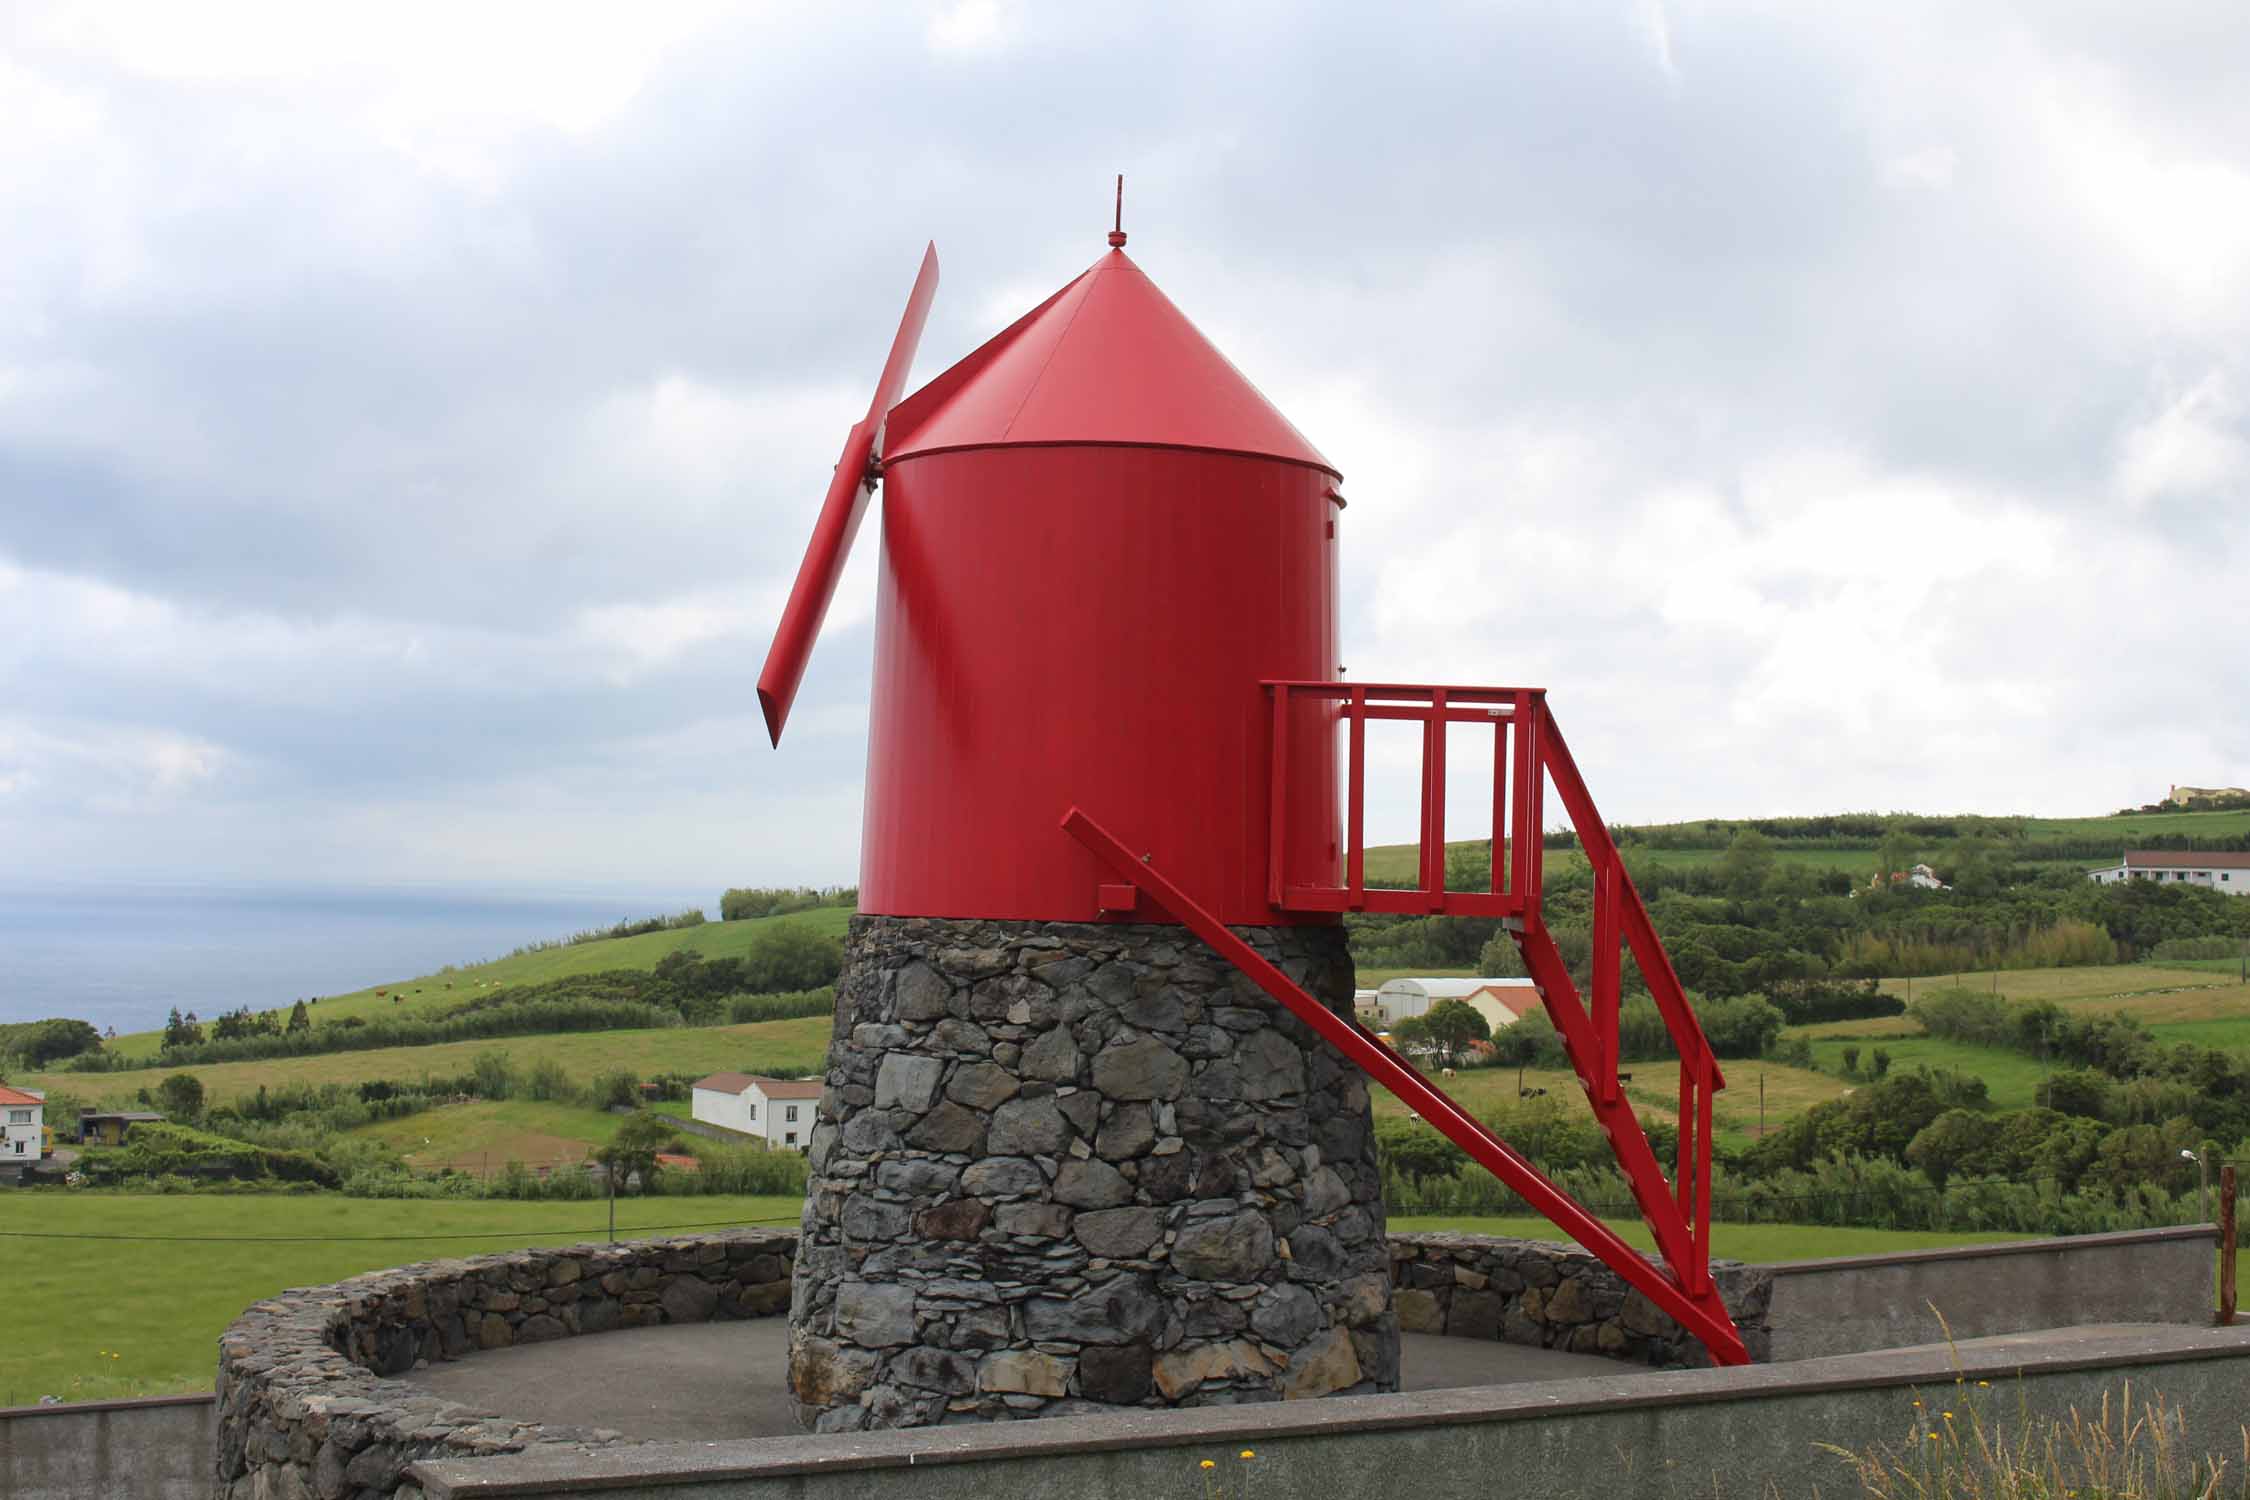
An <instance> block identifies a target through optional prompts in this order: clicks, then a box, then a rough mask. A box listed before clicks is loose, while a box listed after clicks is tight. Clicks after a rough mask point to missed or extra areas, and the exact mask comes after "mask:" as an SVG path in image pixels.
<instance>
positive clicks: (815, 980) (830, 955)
mask: <svg viewBox="0 0 2250 1500" xmlns="http://www.w3.org/2000/svg"><path fill="white" fill-rule="evenodd" d="M843 968H844V945H843V943H841V942H840V941H838V940H837V939H835V938H832V937H822V936H821V935H820V934H819V933H817V932H814V931H813V930H812V929H811V928H809V927H805V926H803V925H801V924H799V923H795V922H776V923H774V924H773V925H772V926H770V927H767V928H764V929H762V930H761V931H760V932H759V933H758V935H757V936H756V937H755V938H753V939H751V942H750V951H749V952H748V953H747V954H745V955H744V956H743V960H742V977H743V986H742V987H743V988H744V989H747V990H751V991H754V992H756V993H759V994H780V993H783V992H786V991H791V990H800V991H801V990H809V989H814V988H817V987H818V986H820V985H825V984H834V983H835V982H836V976H837V975H838V974H840V973H842V972H843Z"/></svg>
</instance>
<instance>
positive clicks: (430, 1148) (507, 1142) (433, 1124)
mask: <svg viewBox="0 0 2250 1500" xmlns="http://www.w3.org/2000/svg"><path fill="white" fill-rule="evenodd" d="M682 1107H683V1108H684V1106H682ZM624 1123H625V1116H623V1115H613V1114H611V1113H609V1111H607V1110H602V1109H591V1108H588V1107H586V1106H584V1105H576V1104H556V1103H551V1102H545V1101H541V1100H537V1099H479V1100H477V1101H476V1102H474V1103H471V1104H448V1105H444V1106H441V1107H440V1108H437V1109H425V1110H423V1111H421V1112H420V1113H419V1114H411V1115H406V1116H404V1117H402V1118H400V1119H396V1120H384V1121H381V1122H380V1123H378V1124H374V1125H363V1126H361V1127H360V1128H359V1129H357V1130H355V1131H353V1132H352V1134H353V1135H355V1136H364V1137H367V1138H370V1139H373V1140H379V1141H382V1142H384V1143H385V1144H386V1145H388V1146H389V1147H390V1148H391V1149H392V1150H394V1151H396V1152H397V1153H398V1154H399V1155H400V1156H402V1157H404V1158H405V1159H406V1164H407V1165H408V1166H410V1167H413V1168H415V1169H416V1170H418V1171H424V1172H434V1171H437V1170H439V1169H440V1168H444V1167H451V1168H453V1169H454V1170H456V1171H461V1172H471V1173H474V1174H475V1175H476V1176H478V1177H490V1176H492V1175H493V1174H494V1173H495V1172H498V1171H499V1170H500V1169H501V1168H502V1167H504V1166H506V1165H507V1164H508V1163H509V1162H511V1161H520V1162H522V1163H523V1164H524V1165H525V1166H527V1167H561V1166H571V1165H575V1164H576V1163H578V1162H582V1161H584V1160H585V1159H586V1158H587V1157H588V1156H590V1155H592V1154H593V1150H594V1148H595V1147H596V1146H598V1145H601V1144H603V1143H604V1142H606V1141H608V1140H609V1138H610V1137H611V1136H613V1135H615V1134H617V1127H618V1126H620V1125H622V1124H624Z"/></svg>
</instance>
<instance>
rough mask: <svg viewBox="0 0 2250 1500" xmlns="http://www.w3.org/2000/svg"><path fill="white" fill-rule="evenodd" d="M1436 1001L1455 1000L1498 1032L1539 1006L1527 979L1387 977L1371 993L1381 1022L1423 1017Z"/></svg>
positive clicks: (1535, 994) (1536, 996) (1388, 1024)
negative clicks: (1482, 1018)
mask: <svg viewBox="0 0 2250 1500" xmlns="http://www.w3.org/2000/svg"><path fill="white" fill-rule="evenodd" d="M1440 1000H1458V1001H1460V1002H1461V1003H1462V1004H1464V1005H1467V1006H1468V1007H1470V1008H1471V1009H1472V1010H1474V1011H1476V1013H1477V1014H1478V1015H1480V1016H1483V1017H1484V1024H1485V1025H1487V1026H1489V1027H1491V1028H1492V1029H1493V1030H1494V1031H1498V1030H1499V1029H1500V1028H1501V1027H1503V1026H1513V1025H1515V1024H1516V1022H1517V1021H1519V1020H1521V1019H1522V1018H1523V1014H1524V1012H1525V1011H1527V1010H1532V1009H1534V1008H1536V1007H1537V1006H1538V1005H1539V990H1538V987H1537V986H1536V985H1534V984H1533V983H1532V982H1531V981H1530V980H1528V979H1390V980H1385V981H1384V983H1383V987H1382V988H1381V989H1379V990H1377V991H1376V992H1375V1008H1376V1009H1377V1010H1378V1011H1379V1012H1380V1013H1381V1015H1382V1019H1383V1024H1384V1025H1386V1026H1396V1025H1397V1024H1398V1023H1399V1022H1401V1021H1403V1020H1405V1019H1406V1018H1407V1017H1408V1016H1424V1015H1428V1014H1429V1012H1430V1007H1431V1006H1433V1005H1435V1004H1436V1003H1437V1002H1438V1001H1440Z"/></svg>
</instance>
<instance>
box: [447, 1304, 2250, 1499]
mask: <svg viewBox="0 0 2250 1500" xmlns="http://www.w3.org/2000/svg"><path fill="white" fill-rule="evenodd" d="M1979 1380H1984V1381H1988V1382H1990V1384H1989V1386H1988V1387H1979V1386H1978V1385H1977V1384H1976V1382H1978V1381H1979ZM2128 1382H2130V1385H2131V1390H2132V1392H2133V1399H2134V1403H2135V1405H2136V1407H2139V1406H2140V1405H2141V1404H2142V1403H2144V1402H2146V1401H2147V1400H2149V1399H2150V1397H2151V1396H2152V1395H2155V1394H2159V1393H2160V1394H2161V1395H2162V1396H2163V1398H2164V1399H2165V1401H2166V1402H2167V1404H2168V1405H2169V1406H2170V1407H2171V1408H2173V1409H2175V1410H2177V1411H2178V1412H2180V1413H2181V1414H2182V1420H2181V1431H2180V1436H2181V1437H2182V1438H2183V1439H2184V1441H2183V1442H2182V1443H2181V1444H2180V1448H2181V1450H2183V1451H2184V1452H2185V1453H2188V1454H2194V1455H2200V1454H2214V1455H2217V1456H2220V1457H2223V1458H2228V1459H2230V1460H2238V1459H2239V1456H2240V1454H2241V1452H2242V1450H2243V1444H2244V1441H2245V1435H2244V1432H2243V1426H2242V1424H2243V1420H2244V1414H2245V1412H2246V1411H2250V1330H2244V1329H2223V1330H2222V1329H2185V1328H2180V1329H2170V1328H2160V1329H2149V1328H2140V1329H2119V1330H2110V1331H2106V1332H2099V1333H2073V1334H2061V1335H2057V1334H2045V1335H2022V1336H2016V1337H2012V1338H2001V1339H1994V1340H1988V1341H1980V1342H1974V1343H1971V1344H1968V1345H1966V1346H1963V1347H1962V1348H1961V1350H1960V1351H1959V1355H1958V1359H1956V1357H1955V1356H1954V1355H1953V1354H1952V1353H1949V1351H1948V1350H1946V1349H1945V1348H1943V1347H1942V1346H1941V1347H1939V1348H1936V1349H1920V1350H1887V1351H1884V1352H1881V1353H1876V1354H1868V1355H1859V1356H1855V1357H1852V1358H1849V1359H1834V1360H1810V1361H1805V1362H1803V1363H1799V1364H1795V1365H1790V1366H1773V1365H1752V1366H1748V1367H1743V1368H1737V1369H1703V1370H1676V1371H1675V1370H1667V1371H1647V1372H1639V1373H1633V1374H1621V1375H1619V1376H1617V1377H1615V1378H1610V1377H1601V1376H1596V1377H1590V1378H1587V1379H1581V1380H1563V1381H1549V1382H1545V1383H1542V1384H1537V1385H1522V1386H1508V1387H1484V1388H1471V1389H1464V1390H1451V1391H1432V1392H1423V1393H1416V1394H1409V1395H1384V1396H1358V1397H1342V1398H1334V1397H1332V1398H1329V1399H1327V1400H1324V1401H1320V1402H1289V1403H1276V1404H1266V1405H1257V1406H1233V1407H1204V1408H1198V1409H1194V1410H1186V1411H1171V1412H1161V1413H1158V1412H1151V1413H1145V1414H1144V1413H1123V1414H1117V1415H1109V1416H1098V1417H1073V1418H1053V1419H1048V1420H1044V1421H1038V1422H1025V1423H1007V1424H1000V1425H985V1426H977V1427H956V1428H946V1429H941V1430H936V1431H932V1430H922V1431H897V1432H885V1433H862V1434H854V1435H849V1436H831V1437H820V1438H786V1439H776V1440H770V1441H765V1442H732V1443H699V1444H653V1445H649V1446H646V1447H640V1448H619V1449H610V1450H607V1451H603V1452H599V1453H587V1454H583V1455H572V1454H568V1453H564V1452H560V1451H549V1452H546V1453H539V1454H526V1455H522V1456H508V1457H502V1458H493V1459H488V1460H482V1461H478V1462H475V1463H460V1462H457V1461H452V1462H447V1461H432V1462H425V1463H421V1464H417V1465H415V1466H414V1468H413V1470H412V1471H411V1475H412V1478H413V1479H414V1480H415V1481H417V1482H419V1483H420V1484H421V1486H422V1488H423V1492H424V1495H425V1496H426V1497H427V1500H561V1497H564V1496H569V1495H579V1494H587V1493H596V1492H598V1493H600V1494H601V1495H603V1496H604V1497H605V1500H690V1497H693V1500H769V1497H770V1500H784V1497H786V1500H893V1497H896V1500H991V1497H993V1496H997V1495H1088V1496H1093V1495H1100V1496H1109V1495H1120V1496H1122V1495H1177V1496H1183V1497H1186V1496H1196V1495H1201V1494H1203V1493H1205V1489H1204V1480H1203V1470H1202V1469H1201V1468H1200V1464H1201V1463H1202V1461H1203V1460H1205V1459H1209V1460H1211V1461H1212V1462H1213V1463H1214V1465H1216V1466H1217V1468H1216V1469H1215V1470H1214V1477H1215V1478H1216V1479H1217V1480H1218V1481H1220V1482H1221V1483H1222V1484H1223V1486H1224V1489H1225V1492H1226V1493H1227V1494H1228V1495H1230V1496H1231V1495H1239V1494H1242V1493H1244V1492H1245V1489H1246V1488H1247V1492H1248V1493H1251V1494H1257V1495H1314V1494H1319V1495H1352V1494H1388V1493H1394V1492H1396V1491H1397V1490H1398V1489H1399V1487H1400V1485H1401V1481H1402V1480H1407V1482H1409V1483H1410V1485H1411V1488H1412V1490H1413V1493H1414V1495H1415V1496H1416V1497H1417V1500H1471V1497H1475V1500H1488V1497H1490V1496H1492V1495H1494V1494H1497V1493H1506V1494H1519V1495H1537V1496H1539V1497H1540V1500H1640V1497H1648V1500H1709V1497H1711V1496H1713V1495H1714V1494H1716V1495H1719V1496H1722V1497H1725V1500H1735V1497H1742V1500H1754V1497H1758V1496H1762V1495H1766V1494H1768V1493H1771V1492H1778V1493H1780V1494H1783V1495H1790V1496H1798V1495H1810V1494H1813V1493H1815V1492H1816V1490H1817V1491H1818V1492H1820V1493H1826V1494H1831V1495H1845V1494H1855V1493H1858V1491H1859V1486H1858V1485H1857V1483H1856V1481H1855V1480H1854V1478H1853V1474H1852V1470H1851V1468H1850V1466H1849V1464H1848V1463H1847V1461H1846V1460H1845V1459H1844V1458H1842V1457H1839V1456H1838V1455H1837V1454H1835V1453H1833V1452H1831V1451H1829V1450H1828V1447H1827V1446H1826V1445H1830V1444H1834V1445H1836V1446H1839V1447H1843V1448H1846V1449H1850V1450H1855V1451H1860V1450H1865V1449H1866V1448H1868V1447H1870V1446H1873V1445H1877V1444H1890V1445H1897V1446H1901V1447H1916V1448H1917V1451H1918V1445H1917V1442H1916V1440H1917V1438H1918V1437H1919V1434H1917V1433H1916V1432H1915V1431H1914V1430H1913V1429H1914V1424H1915V1422H1916V1421H1917V1408H1916V1407H1915V1406H1913V1404H1912V1403H1913V1402H1914V1401H1915V1400H1917V1399H1921V1400H1923V1401H1924V1402H1925V1405H1924V1406H1923V1407H1921V1408H1920V1409H1919V1411H1920V1412H1922V1413H1928V1412H1933V1411H1941V1410H1946V1409H1952V1410H1954V1411H1955V1414H1956V1422H1957V1425H1965V1424H1966V1423H1967V1421H1968V1419H1969V1416H1970V1412H1971V1410H1972V1409H1981V1410H1982V1411H1983V1412H1984V1413H1986V1416H1987V1420H1988V1421H1989V1422H1997V1423H2001V1424H2014V1423H2016V1422H2017V1421H2018V1420H2020V1418H2019V1413H2022V1412H2025V1411H2028V1412H2029V1413H2030V1414H2031V1415H2032V1416H2033V1417H2034V1418H2035V1419H2045V1418H2067V1416H2068V1414H2069V1413H2070V1412H2071V1410H2072V1409H2074V1408H2075V1409H2077V1410H2079V1411H2082V1412H2089V1413H2091V1412H2097V1411H2099V1410H2100V1409H2101V1406H2102V1403H2103V1401H2104V1399H2105V1397H2106V1398H2107V1399H2108V1400H2109V1401H2110V1402H2111V1403H2112V1410H2113V1411H2115V1410H2116V1409H2117V1407H2118V1403H2119V1399H2120V1394H2121V1392H2122V1391H2123V1390H2124V1389H2125V1387H2126V1385H2127V1383H2128ZM1245 1449H1248V1450H1250V1451H1252V1452H1254V1453H1255V1454H1256V1455H1257V1456H1256V1457H1255V1458H1254V1459H1251V1460H1247V1461H1245V1460H1243V1459H1241V1458H1240V1457H1239V1456H1238V1455H1239V1454H1240V1453H1241V1452H1242V1451H1243V1450H1245ZM1245 1479H1247V1480H1248V1481H1249V1483H1248V1485H1247V1486H1245V1485H1244V1483H1243V1481H1244V1480H1245ZM1769 1487H1770V1488H1769Z"/></svg>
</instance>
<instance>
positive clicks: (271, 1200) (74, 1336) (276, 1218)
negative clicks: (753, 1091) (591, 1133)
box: [0, 1191, 800, 1406]
mask: <svg viewBox="0 0 2250 1500" xmlns="http://www.w3.org/2000/svg"><path fill="white" fill-rule="evenodd" d="M608 1207H609V1206H608V1204H607V1203H605V1202H600V1201H595V1202H587V1203H504V1202H482V1203H453V1202H422V1201H417V1202H414V1203H411V1204H402V1203H392V1202H383V1201H380V1200H364V1199H354V1198H341V1197H336V1196H334V1195H325V1194H324V1195H318V1196H307V1197H268V1196H260V1197H231V1196H230V1197H206V1196H192V1195H181V1196H174V1197H160V1196H153V1195H134V1194H110V1193H63V1192H59V1191H56V1192H49V1191H41V1192H29V1193H18V1194H11V1195H10V1197H9V1200H8V1211H7V1217H6V1218H5V1219H4V1220H0V1224H4V1226H5V1227H4V1228H0V1245H6V1246H7V1247H8V1251H9V1255H10V1263H11V1270H10V1274H9V1292H8V1319H7V1330H6V1336H5V1338H4V1339H0V1406H23V1405H29V1404H31V1403H33V1402H36V1401H37V1400H38V1399H39V1398H40V1397H41V1396H47V1395H53V1396H61V1397H63V1398H64V1399H66V1400H72V1401H93V1400H103V1399H109V1398H114V1397H123V1396H150V1395H164V1394H169V1393H172V1392H179V1391H207V1390H209V1389H210V1388H211V1380H212V1373H213V1371H214V1369H215V1368H216V1366H217V1362H218V1338H219V1334H220V1333H221V1332H222V1331H223V1330H224V1329H225V1328H226V1326H227V1324H229V1323H231V1322H232V1321H234V1319H235V1318H236V1317H237V1316H239V1315H240V1314H241V1312H242V1310H243V1309H244V1308H246V1307H248V1306H249V1305H250V1304H251V1303H253V1302H256V1301H258V1300H259V1299H260V1298H263V1297H270V1296H273V1295H274V1294H275V1293H277V1292H279V1291H282V1290H284V1289H285V1288H288V1287H293V1286H317V1285H320V1284H322V1283H324V1282H330V1281H336V1280H340V1279H341V1278H343V1277H346V1276H354V1275H357V1274H359V1273H360V1272H362V1271H372V1270H378V1269H380V1268H382V1267H384V1266H396V1265H403V1264H406V1263H407V1262H410V1261H416V1260H431V1259H435V1258H437V1257H440V1256H452V1255H473V1254H477V1253H480V1252H483V1251H487V1250H517V1249H522V1248H524V1247H525V1246H530V1245H569V1244H576V1243H578V1242H580V1241H582V1240H599V1239H602V1238H604V1237H605V1235H606V1233H607V1222H608V1220H607V1214H608ZM799 1208H800V1205H799V1203H798V1201H797V1200H796V1199H794V1198H720V1197H713V1198H696V1197H681V1198H662V1197H659V1198H626V1199H620V1200H619V1202H618V1204H617V1228H618V1234H619V1236H620V1237H624V1236H626V1235H627V1234H631V1235H634V1236H641V1235H647V1234H656V1233H661V1232H663V1231H665V1230H667V1229H684V1228H686V1227H689V1226H709V1225H726V1224H747V1223H761V1222H763V1223H773V1224H776V1225H794V1224H795V1223H796V1222H797V1216H798V1211H799ZM44 1236H59V1237H58V1238H45V1237H44ZM121 1236H123V1237H130V1236H155V1237H156V1238H152V1239H138V1238H120V1237H121ZM245 1236H262V1237H264V1238H248V1239H246V1238H245ZM292 1241H294V1242H292ZM113 1356H114V1357H113Z"/></svg>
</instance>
